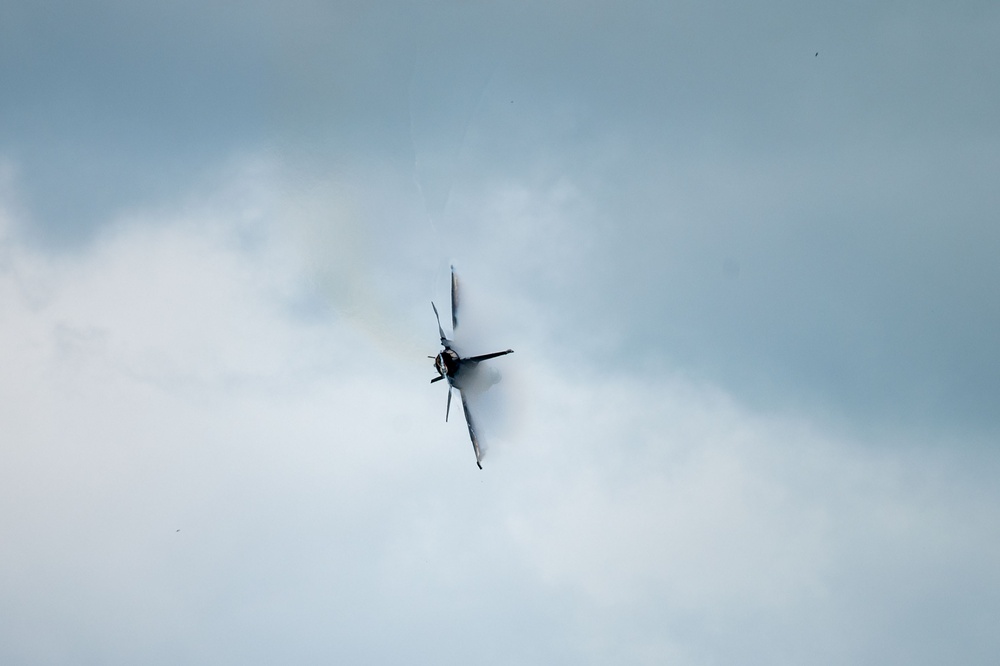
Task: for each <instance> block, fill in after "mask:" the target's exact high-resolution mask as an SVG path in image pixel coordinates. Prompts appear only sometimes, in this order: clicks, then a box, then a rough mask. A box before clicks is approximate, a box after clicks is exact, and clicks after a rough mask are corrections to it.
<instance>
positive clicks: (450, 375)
mask: <svg viewBox="0 0 1000 666" xmlns="http://www.w3.org/2000/svg"><path fill="white" fill-rule="evenodd" d="M431 307H432V308H434V318H435V319H437V325H438V334H439V335H440V336H441V346H442V347H443V349H442V350H441V351H440V352H439V353H438V355H437V356H428V357H427V358H433V359H434V369H435V370H437V372H438V376H437V377H435V378H434V379H432V380H431V384H433V383H434V382H439V381H441V380H442V379H447V380H448V404H447V406H446V407H445V411H444V420H445V421H446V422H447V421H448V415H449V413H450V412H451V390H452V389H453V388H454V389H458V394H459V396H460V397H461V398H462V411H463V412H465V423H466V425H468V426H469V438H470V439H471V440H472V448H473V449H474V450H475V452H476V465H477V466H478V467H479V469H482V468H483V465H482V460H483V455H482V451H480V449H479V438H478V437H477V436H476V427H475V425H474V424H473V422H472V415H471V414H470V413H469V404H468V402H467V401H466V400H465V394H463V393H462V378H463V374H462V373H463V370H464V371H465V373H466V375H467V374H468V373H469V371H470V368H471V366H475V365H477V364H479V363H480V362H482V361H486V360H488V359H491V358H496V357H497V356H506V355H507V354H513V353H514V350H513V349H507V350H505V351H499V352H493V353H492V354H481V355H479V356H468V357H465V358H463V357H461V356H459V354H458V352H457V351H455V350H454V349H452V344H453V342H452V341H451V340H449V339H448V338H447V337H445V334H444V329H443V328H441V317H440V316H439V315H438V309H437V306H436V305H434V301H431ZM457 329H458V278H457V277H455V267H454V266H452V267H451V330H452V335H454V334H455V331H456V330H457Z"/></svg>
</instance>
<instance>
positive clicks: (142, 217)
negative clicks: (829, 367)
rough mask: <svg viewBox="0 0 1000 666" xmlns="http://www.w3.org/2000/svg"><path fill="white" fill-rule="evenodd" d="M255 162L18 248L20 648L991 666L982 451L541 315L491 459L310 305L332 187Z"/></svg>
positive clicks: (148, 655)
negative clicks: (478, 462)
mask: <svg viewBox="0 0 1000 666" xmlns="http://www.w3.org/2000/svg"><path fill="white" fill-rule="evenodd" d="M254 164H255V163H251V165H250V166H249V167H247V168H243V169H235V170H233V171H232V172H231V173H230V175H229V177H228V178H227V179H224V180H223V182H222V184H220V185H219V186H218V187H217V188H216V189H214V190H213V191H211V192H209V193H208V194H202V195H195V196H192V197H191V198H190V199H189V200H188V203H186V204H184V205H181V206H178V207H176V208H167V209H160V210H152V211H146V212H142V211H139V212H133V213H131V214H130V215H131V217H130V218H128V219H122V220H119V221H118V222H117V223H116V224H113V225H110V226H109V227H108V231H107V232H106V233H105V234H103V235H102V237H101V238H100V239H99V241H98V242H96V243H95V244H93V245H92V246H91V247H89V248H88V249H86V251H83V252H79V253H74V254H72V255H50V254H47V253H41V252H38V251H37V250H35V249H31V248H30V246H25V245H23V244H21V243H19V242H17V240H16V238H15V239H13V240H11V239H10V237H9V236H8V241H7V245H6V248H7V250H6V252H7V259H6V261H5V268H4V272H3V274H2V277H0V290H2V292H0V293H2V294H3V301H2V302H3V304H4V307H3V311H2V315H0V316H2V319H3V326H2V327H0V336H2V345H0V350H2V354H3V365H4V367H5V368H7V369H8V370H7V372H5V378H4V379H3V380H2V382H0V392H2V393H0V394H2V396H3V400H2V406H3V407H2V409H3V413H2V419H3V422H4V447H3V451H4V456H5V464H4V466H3V468H2V472H0V474H2V484H0V488H2V491H0V493H2V494H0V525H2V530H3V532H4V533H5V534H6V535H8V539H7V540H6V542H7V543H8V547H7V548H6V549H5V550H4V553H3V555H2V557H0V588H2V589H0V592H2V594H0V598H3V599H4V601H3V602H2V604H0V614H2V615H3V617H5V618H7V619H8V621H5V622H4V627H5V629H4V630H3V640H2V641H0V644H2V645H3V646H4V647H3V648H2V650H3V654H4V656H5V658H6V659H7V660H10V661H18V662H22V663H23V662H34V663H47V662H64V661H66V660H72V659H76V658H80V657H81V656H84V657H87V658H91V659H97V660H100V661H102V662H105V663H134V662H135V661H142V662H150V661H153V662H155V661H157V660H161V661H177V660H182V661H185V662H188V663H208V662H212V663H218V662H220V661H221V662H224V663H225V662H233V663H235V662H240V663H248V662H249V663H264V662H272V661H274V660H275V659H276V658H287V657H292V658H297V659H316V658H319V659H324V660H330V659H333V660H369V661H398V660H400V659H402V658H411V659H412V658H414V657H416V658H418V659H420V660H430V661H435V662H439V663H457V662H460V661H462V662H465V661H468V660H469V659H473V658H475V659H478V660H480V661H486V662H487V663H500V662H508V661H511V660H514V661H519V662H522V663H543V662H544V663H553V662H563V663H567V662H573V663H606V662H607V661H608V660H609V659H610V660H616V661H629V662H637V663H642V662H644V661H653V662H656V661H660V660H662V659H665V658H674V659H676V660H677V661H678V662H679V663H689V664H698V663H708V662H712V661H718V660H732V659H735V658H740V657H741V658H743V659H745V660H750V661H759V662H768V663H801V662H802V661H809V662H814V663H843V662H844V661H854V662H857V661H860V662H865V661H877V660H886V659H888V660H894V659H895V658H905V659H906V660H908V661H911V662H913V663H937V662H938V661H939V657H941V656H942V652H941V647H940V646H941V645H942V644H946V645H948V646H950V652H951V653H952V654H953V656H954V655H956V654H957V656H958V658H960V659H961V660H963V661H968V662H977V661H979V662H983V663H985V661H988V659H987V658H986V657H987V656H988V655H990V654H995V653H996V649H997V645H996V640H995V639H994V638H993V637H992V633H991V632H989V631H986V630H985V629H984V627H985V626H986V625H987V624H988V623H987V622H986V621H985V618H988V617H992V616H993V615H995V613H996V610H997V604H998V595H997V592H996V591H997V589H998V583H1000V581H998V579H997V569H996V564H995V563H996V562H997V561H998V558H997V555H1000V553H998V549H1000V534H998V532H997V530H996V528H995V525H996V524H997V521H996V517H997V516H996V506H998V503H997V499H998V498H997V497H996V490H995V488H994V485H995V484H993V483H992V479H993V476H994V475H993V474H992V472H991V471H990V470H994V471H995V468H996V464H997V462H998V461H997V460H996V459H995V456H993V455H992V453H990V452H988V451H983V450H978V451H974V450H973V449H972V448H971V447H970V446H968V442H964V443H962V445H960V446H955V447H951V448H946V447H945V446H944V445H943V444H944V443H943V442H940V441H925V442H913V441H911V440H909V439H906V440H904V441H901V442H896V441H893V439H892V437H893V436H899V435H892V434H891V433H890V434H889V435H886V436H885V437H883V438H882V439H879V440H876V441H860V440H857V439H853V438H852V437H853V436H852V435H851V434H849V433H847V434H845V433H843V432H838V431H837V430H836V429H834V428H832V427H831V426H830V425H829V424H824V423H822V422H817V421H813V420H810V419H808V418H805V417H796V416H793V415H788V414H784V415H783V414H776V413H768V412H764V411H759V410H754V409H752V408H749V407H747V406H746V405H744V404H741V403H740V402H739V401H738V400H736V399H735V398H734V397H733V396H732V395H731V394H729V393H727V392H726V391H725V390H724V389H721V388H719V387H718V386H714V385H712V384H710V383H705V382H703V381H698V380H695V379H693V378H691V377H685V376H683V375H678V374H675V373H673V372H669V371H666V372H653V371H652V370H650V371H647V372H645V373H636V372H634V371H632V370H631V369H630V368H629V367H627V366H616V365H614V364H610V365H609V364H605V363H603V362H602V360H601V359H595V360H593V361H591V362H588V363H579V362H574V363H567V362H566V361H565V360H564V359H561V358H560V357H559V356H558V355H551V354H549V353H547V348H546V345H547V343H548V342H549V341H550V340H549V336H550V334H551V333H550V329H547V328H546V321H547V320H545V319H544V318H543V319H541V320H539V322H538V323H537V324H535V325H531V324H530V323H529V324H524V323H523V322H522V323H521V325H520V327H515V328H514V329H513V330H512V332H513V333H514V334H515V335H514V337H515V341H516V353H515V354H514V355H513V356H510V357H505V358H504V359H503V361H504V365H502V366H501V365H499V364H497V368H498V369H500V371H501V372H503V373H504V381H503V382H502V383H501V384H500V385H499V386H498V387H496V388H504V389H506V390H508V391H511V393H510V394H509V397H510V399H511V401H512V404H511V408H512V410H513V412H514V413H515V416H516V419H514V423H513V427H512V428H510V429H509V430H508V431H506V432H504V433H502V436H501V437H498V438H497V439H496V440H495V441H494V447H493V449H492V450H491V455H490V457H489V458H488V459H487V461H486V469H485V470H484V471H482V472H480V471H479V470H477V469H476V467H475V465H474V464H473V458H472V454H471V450H470V446H469V444H468V440H467V436H466V433H465V431H464V430H465V429H464V427H462V424H461V423H460V419H455V420H456V421H458V422H452V423H449V424H444V423H443V422H442V418H441V417H442V414H441V407H442V406H443V405H442V404H441V403H442V402H443V392H441V391H436V390H434V389H435V388H436V387H429V386H428V385H427V375H428V372H429V370H430V366H429V362H426V361H425V360H424V359H423V358H422V357H421V358H417V359H415V360H414V361H412V362H400V360H399V358H398V357H397V356H396V352H398V351H399V349H401V348H396V347H393V346H392V345H388V346H386V345H385V344H383V342H380V341H379V340H376V339H373V338H372V337H371V336H369V335H367V329H368V324H367V323H366V317H367V315H366V314H364V313H361V314H355V315H352V316H341V310H340V307H339V306H340V303H341V300H339V296H337V293H338V292H337V291H336V290H334V292H332V294H333V296H332V298H331V300H330V301H328V302H329V303H330V304H331V305H330V308H331V310H330V311H329V312H327V313H326V314H324V313H323V311H320V314H312V315H309V316H303V311H302V306H301V305H300V304H301V302H302V300H303V298H306V300H307V302H311V301H309V299H312V298H319V299H323V298H325V296H324V292H323V290H322V289H318V290H317V289H316V287H315V285H316V284H317V283H316V282H314V281H312V282H311V278H310V271H311V270H312V269H311V268H310V261H307V260H306V259H308V257H309V256H316V255H315V254H314V253H316V252H319V253H320V254H321V253H322V247H319V248H317V247H306V248H303V245H302V243H301V241H300V236H298V235H297V233H298V232H295V231H294V229H295V228H296V226H295V224H293V222H294V218H295V216H296V215H300V214H301V215H302V216H303V220H304V221H303V222H302V224H304V225H306V228H309V225H310V224H315V223H316V221H317V220H326V221H328V222H329V223H330V224H337V223H338V220H342V219H343V218H342V216H343V215H344V211H345V210H346V209H345V208H344V207H343V205H342V204H341V202H340V199H339V197H338V195H337V194H336V191H337V189H336V188H335V187H334V188H332V189H327V190H324V189H323V188H320V189H319V190H316V189H308V188H307V189H304V190H296V189H295V188H291V189H290V188H288V187H287V186H286V185H285V183H286V181H285V180H284V179H283V177H282V176H281V174H280V170H277V171H275V170H272V169H270V168H269V167H268V168H262V167H260V165H259V163H256V166H254ZM324 191H325V192H326V195H325V196H319V194H318V193H321V192H324ZM250 192H254V193H256V195H255V197H252V196H250V195H249V193H250ZM275 192H276V193H277V194H274V193H275ZM234 193H237V194H235V195H234ZM272 194H274V196H272ZM543 199H544V197H543ZM296 211H297V212H296ZM303 211H305V212H303ZM5 215H6V218H5V219H7V220H8V221H9V220H10V217H11V216H12V215H16V213H10V212H7V213H6V214H5ZM289 229H293V231H289ZM340 237H341V236H340V235H339V233H338V234H334V235H332V236H327V235H322V234H321V235H318V236H317V235H312V236H309V238H310V240H311V243H312V244H313V245H317V246H323V245H324V244H325V243H332V244H333V245H334V246H335V245H336V243H337V239H338V238H340ZM402 244H403V245H405V243H402ZM307 245H308V244H307ZM385 251H386V250H385V249H384V248H382V249H379V250H378V251H377V252H375V253H374V257H375V259H374V261H376V264H375V265H379V264H378V263H377V262H378V261H380V260H381V258H383V257H384V254H383V253H384V252H385ZM392 252H395V250H392ZM338 257H340V258H343V259H345V260H346V258H345V257H343V255H342V254H339V251H338V250H337V249H336V248H335V247H334V248H333V249H332V250H331V253H330V254H329V255H328V259H329V260H331V261H335V260H337V258H338ZM332 270H335V271H339V270H341V267H336V268H333V269H332ZM352 270H354V269H352ZM357 270H362V269H361V268H358V269H357ZM332 275H334V276H335V277H334V278H332V279H333V281H334V282H335V283H336V284H335V285H334V286H335V287H338V286H342V282H343V281H344V280H345V279H347V278H346V277H344V276H343V275H340V274H338V273H333V274H332ZM338 275H339V277H336V276H338ZM463 275H464V274H463ZM398 278H399V276H398V275H397V276H395V277H392V278H390V279H389V281H388V284H396V282H395V280H396V279H398ZM465 282H466V283H468V289H469V290H470V294H471V295H473V296H475V298H470V301H469V302H470V306H469V307H470V316H473V315H475V316H479V317H481V318H486V319H490V318H491V317H492V322H491V325H487V326H485V327H484V329H483V330H485V331H489V332H490V334H492V335H496V336H497V337H498V338H500V337H501V334H502V333H503V332H504V324H503V322H504V321H512V320H513V315H514V310H516V305H518V304H520V302H528V303H531V304H533V305H532V307H534V308H535V309H538V310H543V311H544V308H542V307H541V305H542V304H543V302H538V301H534V300H533V298H534V297H532V296H531V295H527V296H525V295H522V296H520V297H517V298H510V297H508V298H509V300H507V299H505V298H504V297H500V298H498V299H497V300H496V301H495V302H496V303H497V308H498V309H496V310H494V309H491V308H490V307H488V306H487V305H486V304H487V303H489V302H491V298H490V297H491V296H492V295H494V294H498V293H499V294H503V289H502V288H501V283H499V282H497V277H496V275H495V274H494V273H491V272H490V271H476V270H473V269H470V270H469V271H468V277H467V279H466V280H465ZM318 284H320V285H322V284H323V283H322V281H320V282H319V283H318ZM384 284H386V283H385V282H383V283H375V284H374V286H373V288H374V289H375V290H376V291H378V290H379V289H382V286H380V285H384ZM310 285H313V286H310ZM303 293H306V294H307V297H304V296H303ZM348 300H349V299H348ZM426 300H427V299H426V298H424V299H423V301H426ZM387 302H390V303H391V302H392V299H388V300H387ZM511 302H513V303H514V304H515V306H514V307H513V309H511V308H512V306H511V305H510V303H511ZM425 309H427V310H429V308H426V306H421V307H420V308H415V312H417V311H419V313H420V314H415V315H414V317H415V318H416V317H421V318H422V320H423V323H425V324H427V326H426V329H427V333H428V334H427V336H426V338H427V344H428V345H430V346H431V347H433V345H434V342H435V341H434V337H433V334H434V331H433V326H432V323H431V321H430V314H429V312H423V310H425ZM477 310H478V314H477V313H476V311H477ZM396 316H397V317H398V319H399V320H400V321H406V320H407V316H408V315H405V316H404V315H396ZM473 318H474V317H473ZM528 321H529V322H530V321H531V320H528ZM495 322H499V323H495ZM470 325H472V324H471V322H470ZM512 346H515V345H512ZM394 350H395V351H394ZM424 362H426V363H427V365H426V366H425V365H422V363H424ZM508 379H509V380H510V381H509V383H508ZM178 530H179V531H178ZM956 651H957V652H956Z"/></svg>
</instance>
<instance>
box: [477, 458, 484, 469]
mask: <svg viewBox="0 0 1000 666" xmlns="http://www.w3.org/2000/svg"><path fill="white" fill-rule="evenodd" d="M476 467H478V468H479V469H482V468H483V465H482V463H480V462H479V461H478V460H477V461H476Z"/></svg>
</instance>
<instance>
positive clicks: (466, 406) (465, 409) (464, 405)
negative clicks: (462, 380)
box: [458, 391, 483, 469]
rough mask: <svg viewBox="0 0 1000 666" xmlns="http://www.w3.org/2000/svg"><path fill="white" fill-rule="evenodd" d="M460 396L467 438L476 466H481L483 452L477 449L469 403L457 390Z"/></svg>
mask: <svg viewBox="0 0 1000 666" xmlns="http://www.w3.org/2000/svg"><path fill="white" fill-rule="evenodd" d="M458 393H459V395H461V396H462V411H463V412H465V423H466V424H467V425H468V426H469V438H470V439H471V440H472V448H473V450H474V451H475V452H476V466H477V467H479V469H482V468H483V465H482V460H483V453H482V451H480V450H479V438H478V437H476V426H475V425H473V423H472V414H470V413H469V403H468V402H466V400H465V393H463V392H462V391H459V392H458Z"/></svg>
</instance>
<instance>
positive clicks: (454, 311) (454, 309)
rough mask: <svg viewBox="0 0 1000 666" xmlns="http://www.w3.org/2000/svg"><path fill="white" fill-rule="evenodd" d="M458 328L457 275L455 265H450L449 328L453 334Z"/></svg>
mask: <svg viewBox="0 0 1000 666" xmlns="http://www.w3.org/2000/svg"><path fill="white" fill-rule="evenodd" d="M456 328H458V277H457V276H456V275H455V267H454V266H452V267H451V330H452V333H453V334H454V331H455V329H456Z"/></svg>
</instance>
